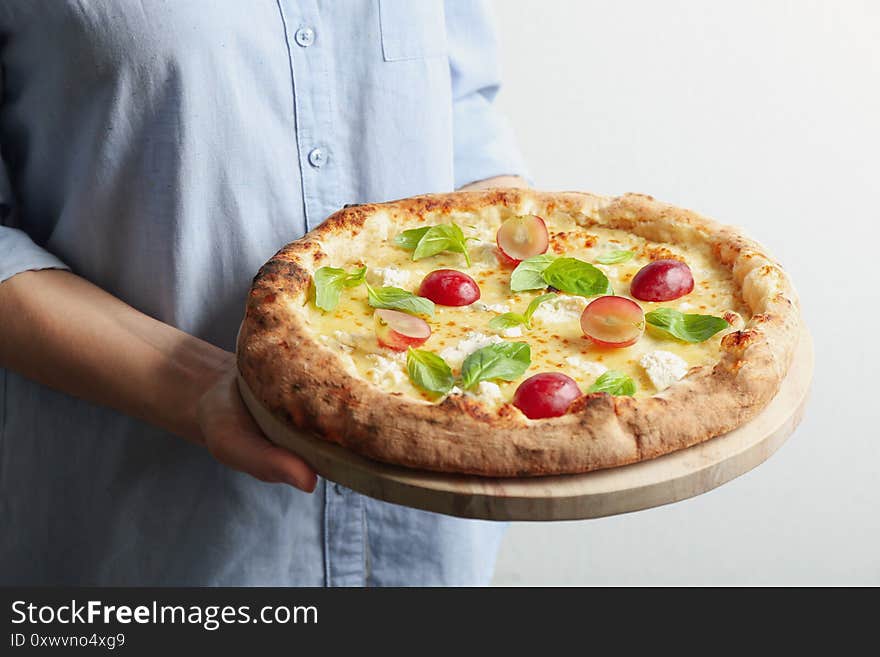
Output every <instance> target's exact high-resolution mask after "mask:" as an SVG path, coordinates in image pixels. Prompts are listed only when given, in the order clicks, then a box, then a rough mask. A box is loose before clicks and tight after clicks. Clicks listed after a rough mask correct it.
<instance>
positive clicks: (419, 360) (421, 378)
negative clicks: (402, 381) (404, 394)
mask: <svg viewBox="0 0 880 657" xmlns="http://www.w3.org/2000/svg"><path fill="white" fill-rule="evenodd" d="M406 371H407V374H409V380H410V381H412V383H413V385H414V386H416V387H417V388H421V389H422V390H427V391H428V392H436V393H439V394H441V395H445V394H446V393H447V392H449V391H450V390H451V389H452V386H453V384H454V383H455V377H454V376H452V370H451V369H450V368H449V365H447V364H446V361H445V360H443V359H442V358H441V357H440V356H438V355H437V354H435V353H434V352H432V351H425V350H424V349H413V348H412V347H410V348H409V349H407V351H406Z"/></svg>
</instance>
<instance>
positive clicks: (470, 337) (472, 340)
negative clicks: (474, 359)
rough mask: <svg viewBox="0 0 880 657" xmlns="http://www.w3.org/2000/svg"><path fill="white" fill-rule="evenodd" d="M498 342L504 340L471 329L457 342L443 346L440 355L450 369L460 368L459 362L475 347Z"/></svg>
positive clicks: (474, 349) (475, 348)
mask: <svg viewBox="0 0 880 657" xmlns="http://www.w3.org/2000/svg"><path fill="white" fill-rule="evenodd" d="M498 342H504V340H502V339H501V338H500V337H498V336H497V335H486V334H485V333H479V332H478V331H471V332H470V333H468V334H467V335H466V336H464V339H463V340H462V341H461V342H459V343H458V344H454V345H450V346H448V347H445V348H444V349H443V350H442V351H441V352H440V357H441V358H442V359H443V360H445V361H446V363H447V364H448V365H449V367H451V368H452V369H461V364H462V363H463V362H464V359H465V358H467V357H468V356H470V355H471V354H472V353H474V352H475V351H476V350H477V349H482V348H483V347H488V346H489V345H490V344H496V343H498Z"/></svg>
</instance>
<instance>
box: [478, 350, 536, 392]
mask: <svg viewBox="0 0 880 657" xmlns="http://www.w3.org/2000/svg"><path fill="white" fill-rule="evenodd" d="M531 364H532V350H531V349H530V348H529V345H528V344H526V343H525V342H499V343H497V344H490V345H489V346H488V347H483V348H482V349H478V350H477V351H475V352H474V353H472V354H471V355H470V356H468V357H467V358H465V359H464V363H462V365H461V380H462V387H463V388H465V389H467V388H473V387H474V386H475V385H477V384H478V383H479V382H480V381H490V380H492V379H501V380H503V381H515V380H516V379H518V378H519V377H521V376H522V375H523V373H524V372H525V371H526V370H527V369H528V368H529V365H531Z"/></svg>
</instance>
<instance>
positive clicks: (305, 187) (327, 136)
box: [278, 0, 340, 230]
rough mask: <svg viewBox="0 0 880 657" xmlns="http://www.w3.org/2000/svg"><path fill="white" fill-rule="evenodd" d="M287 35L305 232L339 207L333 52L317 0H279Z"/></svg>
mask: <svg viewBox="0 0 880 657" xmlns="http://www.w3.org/2000/svg"><path fill="white" fill-rule="evenodd" d="M278 7H279V9H280V11H281V16H282V20H283V21H284V29H285V33H286V37H287V51H288V55H289V57H290V75H291V81H292V84H293V101H294V113H295V122H296V142H297V152H298V154H299V169H300V178H301V181H302V196H303V211H304V214H305V220H306V225H305V228H306V230H311V229H312V228H314V227H315V226H317V225H318V224H319V223H321V222H322V221H323V220H324V219H325V218H326V217H327V216H328V215H330V214H331V213H332V212H334V211H335V210H337V209H339V206H340V200H339V176H338V168H337V167H336V166H335V165H334V161H333V143H332V142H333V135H334V131H333V116H334V112H333V108H334V106H335V102H334V98H333V85H332V84H331V71H332V70H333V62H332V56H333V54H332V52H331V50H330V48H328V47H326V46H325V45H322V41H324V42H326V40H327V39H328V38H329V35H328V34H327V33H326V32H325V31H324V29H323V26H322V24H321V16H320V12H319V11H318V7H317V2H315V0H296V1H293V0H278Z"/></svg>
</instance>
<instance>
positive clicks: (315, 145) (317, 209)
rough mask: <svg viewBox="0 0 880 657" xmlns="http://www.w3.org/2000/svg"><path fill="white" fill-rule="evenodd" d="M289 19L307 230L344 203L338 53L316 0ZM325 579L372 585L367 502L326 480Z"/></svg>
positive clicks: (292, 4)
mask: <svg viewBox="0 0 880 657" xmlns="http://www.w3.org/2000/svg"><path fill="white" fill-rule="evenodd" d="M278 7H279V10H280V12H281V16H282V20H283V22H284V29H285V32H286V37H287V50H288V54H289V57H290V73H291V81H292V84H293V99H294V112H295V121H296V140H297V152H298V154H299V169H300V175H301V179H302V195H303V206H304V207H303V210H304V212H305V218H306V229H307V230H311V229H312V228H313V227H315V226H316V225H318V224H319V223H320V222H321V221H323V220H324V218H325V217H326V216H328V215H329V214H330V213H331V212H333V211H334V210H336V209H337V208H338V207H339V206H340V200H339V193H338V189H339V187H338V185H339V180H338V171H337V167H336V166H334V160H333V158H334V154H333V142H332V139H333V134H334V133H333V107H334V99H333V96H332V94H333V87H332V85H331V82H330V71H331V70H332V61H331V57H332V53H331V52H330V49H329V48H326V47H322V41H323V40H326V39H327V38H328V35H327V34H325V33H324V30H323V29H322V25H321V17H320V14H319V11H318V7H317V3H316V2H315V1H314V0H296V1H293V0H278ZM315 494H323V496H324V541H323V543H324V545H323V548H324V583H325V584H326V585H327V586H363V585H364V584H365V583H366V572H365V571H366V534H365V527H364V508H363V500H362V499H361V497H360V496H359V495H358V494H356V493H354V492H353V491H351V490H349V489H347V488H345V487H343V486H340V485H339V484H334V483H332V482H328V481H324V482H323V484H322V486H321V487H319V489H318V490H317V491H316V492H315Z"/></svg>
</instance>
